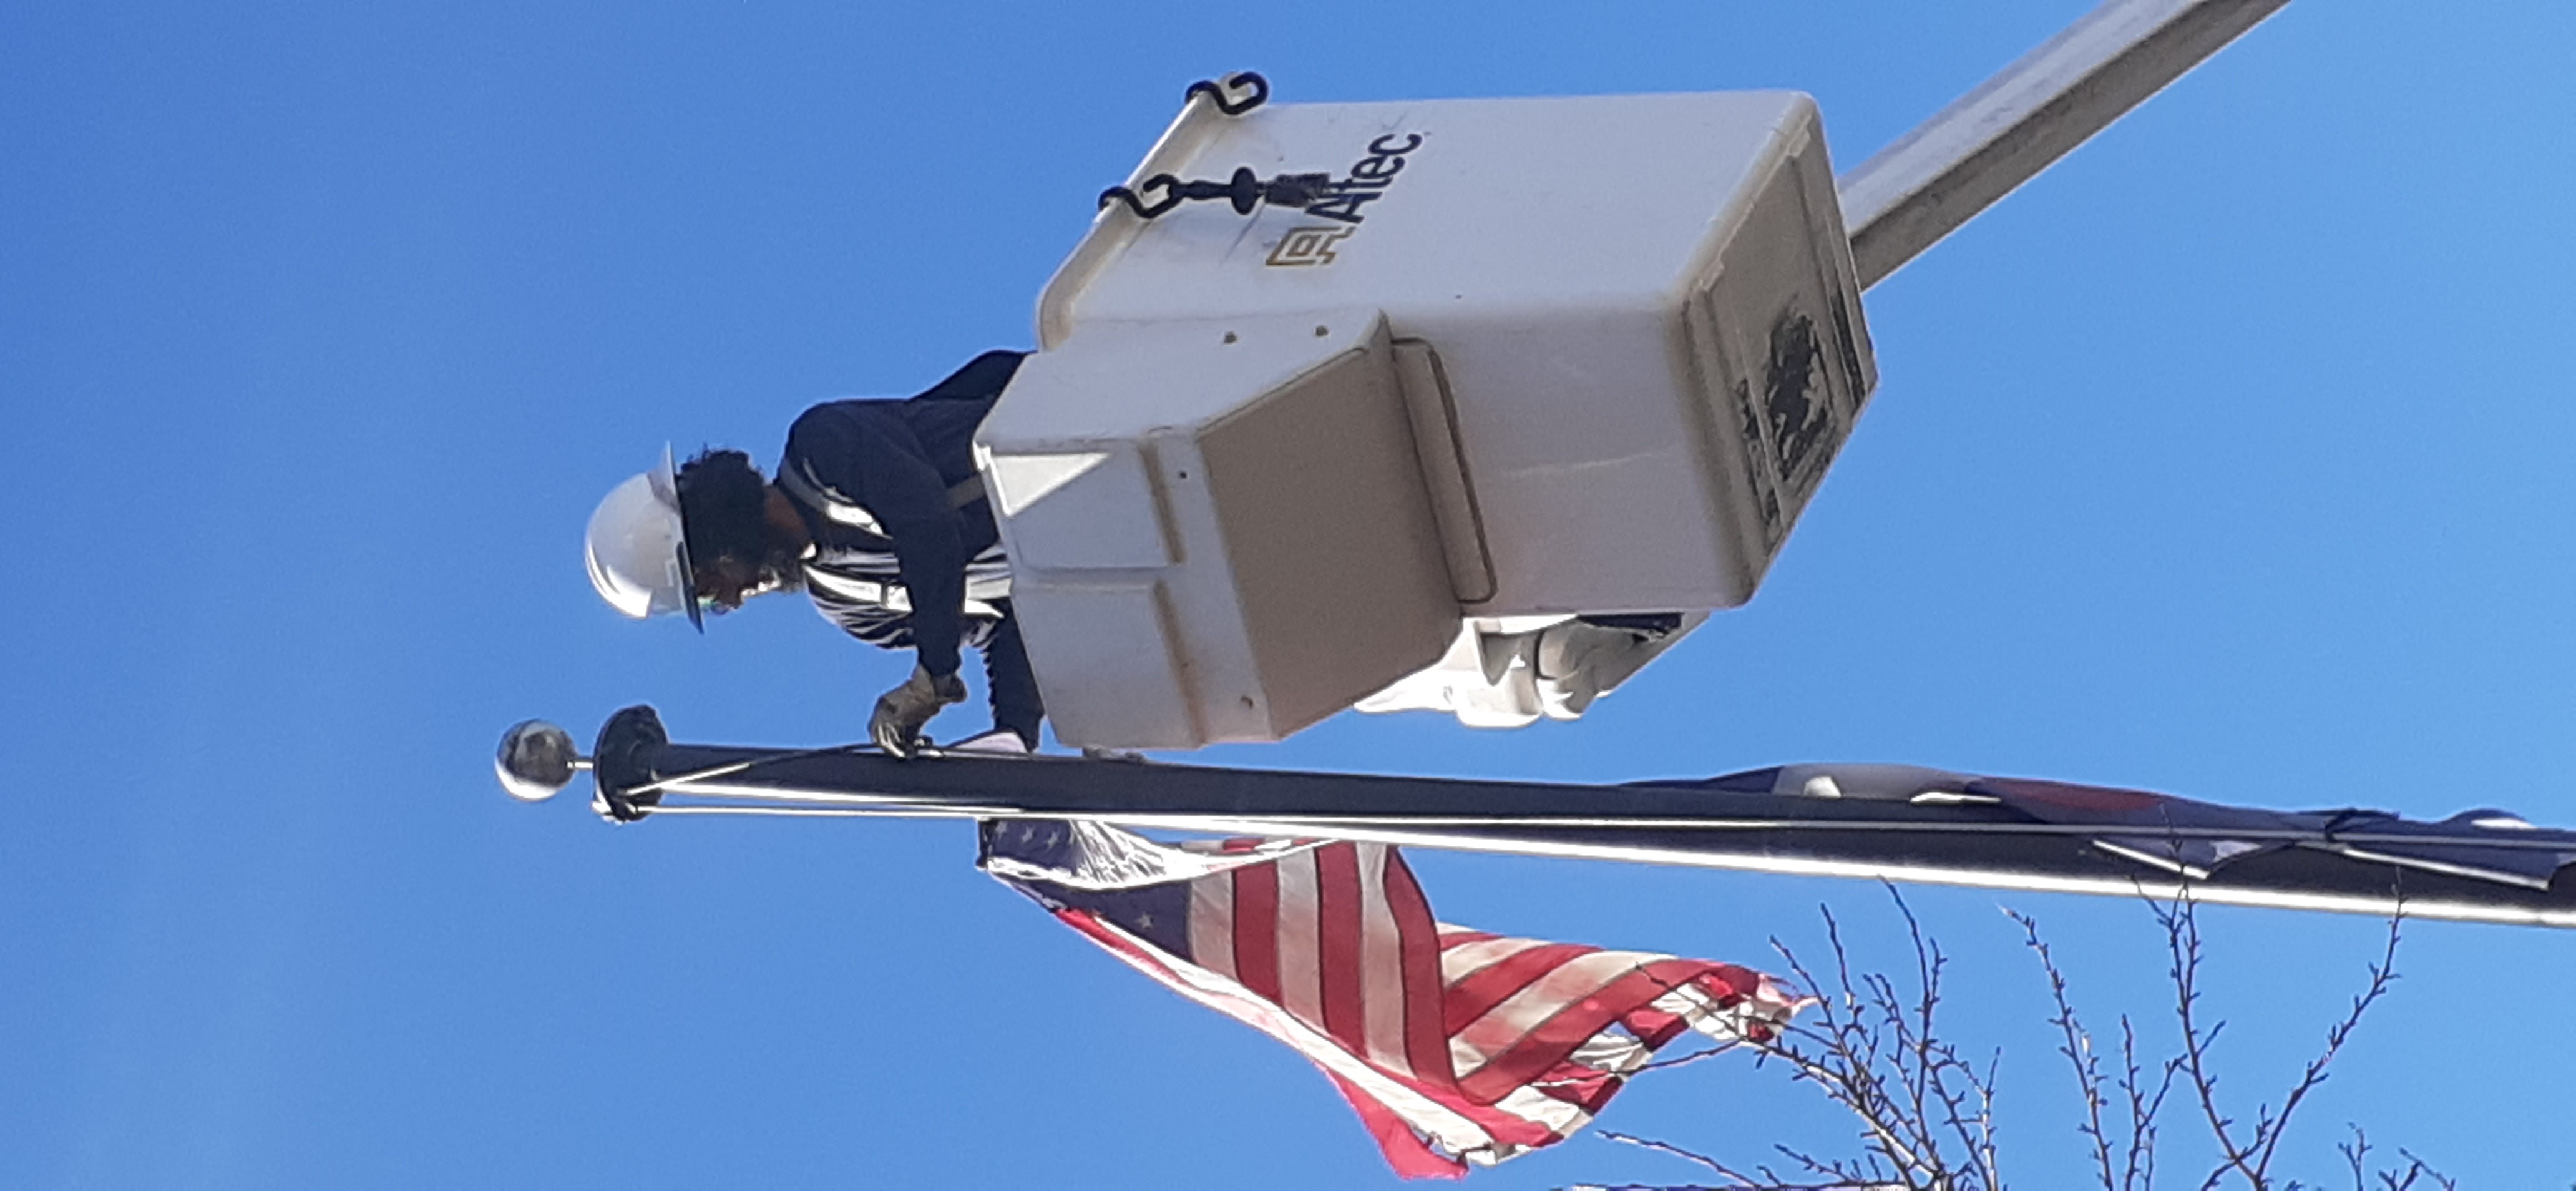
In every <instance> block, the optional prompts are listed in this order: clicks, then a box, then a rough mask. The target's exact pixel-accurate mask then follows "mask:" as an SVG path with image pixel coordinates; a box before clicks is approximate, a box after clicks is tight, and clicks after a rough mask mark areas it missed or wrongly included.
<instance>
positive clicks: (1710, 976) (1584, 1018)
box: [1460, 959, 1749, 1104]
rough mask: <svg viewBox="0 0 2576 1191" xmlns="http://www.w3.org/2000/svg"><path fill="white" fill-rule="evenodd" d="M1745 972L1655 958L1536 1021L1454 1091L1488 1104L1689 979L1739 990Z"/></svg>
mask: <svg viewBox="0 0 2576 1191" xmlns="http://www.w3.org/2000/svg"><path fill="white" fill-rule="evenodd" d="M1747 975H1748V974H1747V973H1746V972H1745V971H1744V969H1742V968H1735V967H1730V966H1728V965H1725V964H1713V963H1708V962H1705V961H1702V960H1693V959H1665V960H1658V961H1656V962H1653V963H1650V964H1647V965H1645V966H1644V967H1642V968H1637V969H1633V970H1631V971H1629V972H1628V973H1626V974H1625V975H1622V976H1620V977H1619V978H1618V979H1615V980H1612V981H1611V982H1610V983H1609V984H1607V985H1604V986H1603V987H1602V988H1601V990H1600V991H1599V992H1596V993H1594V994H1592V995H1591V996H1588V997H1585V998H1583V999H1582V1000H1579V1001H1575V1002H1573V1003H1571V1004H1569V1005H1567V1006H1566V1007H1565V1008H1564V1009H1562V1010H1560V1011H1558V1012H1557V1013H1556V1015H1555V1016H1553V1017H1550V1018H1549V1019H1548V1020H1546V1021H1544V1022H1541V1023H1539V1025H1538V1026H1537V1028H1535V1029H1533V1030H1531V1031H1529V1032H1528V1033H1527V1034H1524V1035H1522V1036H1521V1038H1520V1040H1519V1041H1518V1042H1515V1043H1513V1044H1512V1045H1511V1046H1510V1047H1509V1048H1507V1049H1505V1050H1504V1051H1503V1052H1502V1053H1501V1054H1498V1055H1495V1056H1493V1058H1492V1059H1491V1060H1489V1061H1488V1062H1487V1063H1486V1064H1485V1065H1484V1066H1483V1067H1481V1068H1478V1069H1477V1071H1476V1073H1475V1074H1474V1075H1472V1076H1470V1077H1468V1078H1467V1079H1465V1080H1463V1081H1461V1083H1460V1090H1461V1091H1462V1092H1464V1093H1466V1095H1467V1097H1468V1098H1469V1099H1471V1100H1476V1101H1479V1102H1482V1103H1486V1104H1491V1103H1493V1102H1494V1101H1496V1100H1500V1099H1502V1098H1503V1097H1504V1096H1506V1095H1509V1094H1510V1093H1511V1090H1512V1089H1513V1088H1516V1087H1519V1086H1521V1085H1522V1084H1524V1083H1528V1082H1529V1081H1530V1080H1532V1079H1534V1078H1536V1077H1537V1076H1538V1075H1539V1074H1540V1073H1541V1072H1544V1071H1546V1070H1547V1069H1548V1068H1550V1067H1554V1066H1556V1065H1557V1064H1559V1063H1562V1062H1564V1061H1565V1059H1566V1056H1568V1055H1571V1054H1573V1053H1574V1048H1575V1047H1578V1046H1581V1045H1583V1043H1584V1042H1585V1041H1587V1040H1589V1039H1590V1038H1591V1037H1592V1036H1593V1035H1595V1034H1598V1033H1600V1032H1601V1031H1602V1030H1603V1029H1605V1028H1607V1027H1608V1026H1609V1024H1610V1023H1611V1022H1613V1021H1616V1020H1618V1019H1619V1018H1621V1017H1624V1016H1626V1015H1628V1014H1629V1013H1632V1012H1634V1011H1636V1010H1637V1009H1638V1008H1640V1007H1642V1006H1644V1005H1646V1004H1647V1003H1649V1002H1651V1001H1653V1000H1654V999H1655V998H1657V997H1660V996H1662V995H1664V994H1665V993H1668V992H1671V991H1672V990H1673V989H1675V988H1678V987H1680V986H1681V985H1683V984H1685V983H1687V982H1690V981H1692V980H1695V979H1706V980H1707V982H1708V983H1710V984H1712V985H1714V986H1715V987H1713V988H1711V989H1710V991H1712V992H1715V991H1719V990H1722V989H1727V988H1739V989H1740V988H1741V987H1742V986H1740V985H1738V984H1737V983H1736V981H1738V980H1741V979H1744V977H1746V976H1747ZM1747 983H1749V981H1748V982H1747Z"/></svg>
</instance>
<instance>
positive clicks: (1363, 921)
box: [1359, 844, 1415, 1075]
mask: <svg viewBox="0 0 2576 1191" xmlns="http://www.w3.org/2000/svg"><path fill="white" fill-rule="evenodd" d="M1359 856H1360V1021H1361V1023H1362V1026H1361V1035H1362V1037H1363V1038H1364V1039H1366V1041H1367V1043H1368V1057H1369V1061H1370V1062H1373V1063H1376V1064H1377V1065H1379V1066H1381V1067H1385V1068H1388V1069H1390V1070H1392V1071H1394V1072H1395V1073H1396V1074H1398V1075H1412V1074H1414V1073H1415V1072H1414V1070H1413V1064H1412V1063H1411V1062H1410V1061H1409V1060H1408V1059H1407V1058H1406V1056H1405V1053H1404V1012H1405V997H1404V940H1403V938H1402V936H1401V934H1400V933H1399V931H1398V930H1397V926H1396V921H1395V912H1394V910H1393V909H1391V908H1390V907H1389V906H1388V905H1387V903H1386V879H1387V878H1386V849H1385V848H1384V847H1381V846H1379V845H1377V844H1361V845H1360V846H1359Z"/></svg>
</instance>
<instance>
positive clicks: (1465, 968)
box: [1440, 939, 1546, 988]
mask: <svg viewBox="0 0 2576 1191" xmlns="http://www.w3.org/2000/svg"><path fill="white" fill-rule="evenodd" d="M1543 946H1546V944H1544V943H1541V942H1540V941H1538V940H1537V939H1480V940H1478V941H1476V942H1473V943H1460V944H1459V945H1457V946H1455V947H1443V948H1441V949H1440V987H1442V988H1454V987H1456V986H1457V985H1458V983H1459V982H1460V981H1462V980H1465V979H1466V978H1468V977H1469V976H1473V975H1475V974H1476V973H1478V972H1481V971H1483V970H1485V969H1487V968H1490V967H1492V966H1494V965H1495V964H1498V963H1501V962H1503V961H1504V960H1507V959H1510V958H1511V957H1513V956H1515V955H1519V954H1520V953H1521V952H1524V951H1527V950H1529V949H1530V948H1532V947H1543Z"/></svg>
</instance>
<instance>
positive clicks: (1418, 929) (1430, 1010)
mask: <svg viewBox="0 0 2576 1191" xmlns="http://www.w3.org/2000/svg"><path fill="white" fill-rule="evenodd" d="M1386 912H1387V916H1388V917H1390V918H1393V919H1394V920H1395V937H1396V946H1397V949H1398V953H1399V954H1400V956H1401V962H1402V963H1403V965H1404V1062H1405V1065H1406V1066H1409V1067H1411V1068H1413V1083H1414V1084H1415V1085H1416V1086H1418V1087H1421V1088H1423V1089H1425V1090H1426V1091H1434V1092H1449V1093H1454V1092H1455V1091H1456V1090H1457V1087H1458V1068H1457V1065H1456V1064H1454V1063H1452V1062H1450V1061H1449V1030H1448V1019H1446V1018H1444V1017H1442V1016H1441V1012H1440V939H1439V934H1440V928H1439V927H1438V926H1437V925H1436V924H1435V923H1433V921H1432V919H1431V903H1430V902H1429V901H1427V900H1425V899H1424V898H1423V896H1422V886H1421V885H1419V884H1417V883H1415V881H1414V879H1413V866H1411V865H1408V864H1406V863H1405V862H1404V854H1403V853H1401V852H1398V851H1396V850H1395V849H1393V848H1389V849H1387V850H1386ZM1442 1098H1443V1099H1444V1100H1445V1099H1447V1097H1446V1096H1443V1097H1442Z"/></svg>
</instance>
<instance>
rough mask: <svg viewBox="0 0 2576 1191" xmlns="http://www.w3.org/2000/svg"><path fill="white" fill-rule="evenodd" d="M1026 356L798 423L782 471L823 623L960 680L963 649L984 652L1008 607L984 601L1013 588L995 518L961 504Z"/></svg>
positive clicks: (989, 360)
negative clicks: (979, 430) (973, 595)
mask: <svg viewBox="0 0 2576 1191" xmlns="http://www.w3.org/2000/svg"><path fill="white" fill-rule="evenodd" d="M1025 354H1026V353H1022V352H1011V351H992V352H986V353H984V354H983V355H980V356H977V357H975V358H974V359H973V360H971V361H968V362H967V364H966V366H965V367H963V368H960V369H958V370H957V371H956V372H955V373H954V374H952V375H951V376H949V378H948V379H946V380H943V381H941V382H939V383H938V384H936V385H933V386H931V387H930V388H929V389H928V390H927V391H925V392H923V393H921V394H919V395H917V396H914V397H911V398H908V399H905V400H900V401H897V400H861V401H833V402H827V403H825V404H822V405H817V406H815V407H814V408H812V409H809V410H807V411H805V413H804V415H803V416H801V417H799V418H797V419H796V424H795V425H794V426H793V427H791V428H789V430H788V432H787V450H786V452H785V454H783V455H782V456H781V457H780V460H779V465H778V479H779V487H780V488H782V489H784V490H785V491H786V492H787V495H788V497H789V498H790V500H791V501H792V503H794V504H795V506H796V511H797V514H798V515H799V516H800V517H802V518H803V519H804V522H805V528H806V530H807V531H808V532H810V533H812V534H813V536H814V543H815V547H816V548H815V553H814V556H813V557H812V558H809V559H807V560H806V564H805V572H806V591H807V594H809V595H811V596H812V597H813V599H814V603H815V605H816V607H818V608H820V609H821V610H822V612H823V614H824V615H825V616H827V617H829V618H831V619H832V620H833V622H834V623H837V624H839V625H840V626H841V627H842V628H844V629H846V630H848V631H849V632H850V633H851V634H852V635H853V636H856V637H858V638H860V639H861V640H864V641H867V642H869V643H870V644H874V645H882V646H886V647H888V648H902V647H904V646H907V645H909V646H911V647H913V648H914V649H915V650H916V651H917V655H918V657H919V660H920V662H921V666H922V668H923V669H925V670H928V671H930V672H931V673H933V674H940V675H945V674H953V673H955V672H956V671H957V665H958V659H957V650H958V646H959V645H960V644H961V643H963V644H969V645H978V646H980V645H982V644H984V640H985V638H987V637H989V636H990V635H991V633H992V631H993V628H994V627H995V625H996V624H997V623H998V622H999V621H1000V620H1001V619H1003V618H1004V617H1006V616H1007V615H1008V605H1007V604H1003V605H1001V606H1000V607H998V608H997V607H995V605H994V603H993V601H992V600H991V599H975V600H972V601H970V600H969V598H968V596H969V592H968V588H969V586H970V581H971V583H972V585H973V586H974V587H976V588H977V590H978V591H979V592H991V591H998V590H1007V583H1008V579H1009V570H1008V568H1007V564H1006V563H1004V561H1003V559H1002V552H1001V536H1000V533H999V531H998V530H996V529H995V527H994V525H993V511H992V507H991V505H990V504H989V503H987V502H986V501H984V500H982V499H980V498H976V499H972V500H969V501H967V502H966V503H964V504H962V505H961V504H959V503H957V501H956V497H957V496H958V495H959V492H958V490H959V487H960V485H963V484H966V483H967V481H970V480H973V479H975V477H976V471H975V456H974V449H973V446H974V439H975V429H976V427H978V426H980V425H982V424H983V422H984V416H985V415H986V414H987V413H990V412H992V408H993V403H994V401H995V400H997V399H999V398H1000V397H1001V395H1002V389H1003V387H1004V386H1006V385H1008V384H1009V383H1010V380H1011V374H1012V373H1014V372H1016V371H1018V370H1019V367H1020V361H1021V359H1022V358H1023V357H1024V356H1025Z"/></svg>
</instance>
